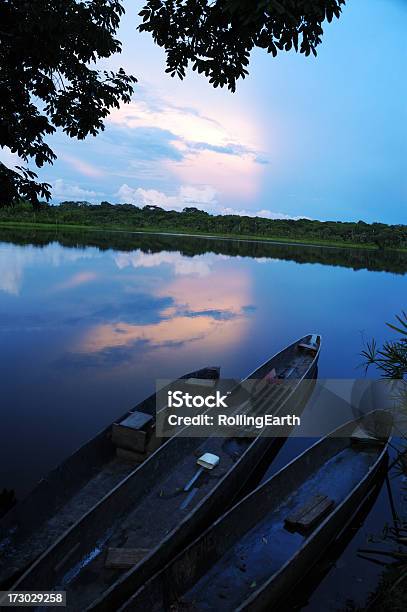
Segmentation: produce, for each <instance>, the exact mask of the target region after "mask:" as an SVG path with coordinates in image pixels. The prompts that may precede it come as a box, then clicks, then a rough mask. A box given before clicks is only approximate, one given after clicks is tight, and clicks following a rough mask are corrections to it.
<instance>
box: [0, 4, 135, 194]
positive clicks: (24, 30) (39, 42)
mask: <svg viewBox="0 0 407 612" xmlns="http://www.w3.org/2000/svg"><path fill="white" fill-rule="evenodd" d="M123 12H124V9H123V7H122V5H121V4H120V2H119V1H118V0H86V1H80V0H52V1H50V0H29V1H28V0H27V1H22V0H0V16H1V17H0V146H1V147H8V148H9V149H10V150H11V151H12V153H16V154H17V155H18V156H19V157H20V158H21V159H23V160H24V161H25V162H28V160H29V159H33V160H34V162H35V164H36V165H37V166H38V167H41V166H43V165H44V164H45V163H51V164H52V163H53V161H54V160H55V158H56V155H55V153H54V152H53V151H52V149H51V148H50V147H49V145H48V144H46V142H45V141H44V138H45V137H46V136H48V135H50V134H53V133H54V132H55V131H56V129H57V128H61V129H62V130H63V131H64V132H65V133H66V134H68V136H71V137H76V138H78V139H83V138H85V137H86V136H87V135H88V134H92V135H93V136H95V135H96V134H97V133H98V132H99V131H100V130H103V120H104V119H105V118H106V116H107V115H108V113H109V109H111V108H112V107H118V106H119V104H120V102H129V101H130V96H131V93H132V91H133V83H134V82H135V81H136V79H135V78H134V77H132V76H128V75H127V74H126V73H125V72H124V70H123V69H120V70H119V71H118V72H117V73H114V72H109V71H99V70H96V69H94V68H92V64H94V62H96V61H97V60H98V59H99V58H107V57H110V56H111V55H112V54H114V53H116V52H119V51H120V49H121V44H120V42H119V41H118V40H117V39H116V38H115V33H116V31H117V28H118V26H119V22H120V17H121V15H122V14H123ZM36 178H37V177H36V174H35V173H34V172H33V171H32V170H29V169H27V168H22V167H17V168H15V169H14V170H11V169H9V168H7V167H6V166H5V165H4V164H2V163H0V194H1V202H0V205H3V206H5V205H9V206H10V205H13V204H14V203H15V202H16V201H17V200H18V199H19V198H21V197H23V198H26V199H27V200H29V201H30V202H31V203H32V204H33V205H34V206H38V204H39V200H38V198H39V197H40V198H45V199H49V197H50V185H49V184H47V183H37V182H36V181H35V179H36Z"/></svg>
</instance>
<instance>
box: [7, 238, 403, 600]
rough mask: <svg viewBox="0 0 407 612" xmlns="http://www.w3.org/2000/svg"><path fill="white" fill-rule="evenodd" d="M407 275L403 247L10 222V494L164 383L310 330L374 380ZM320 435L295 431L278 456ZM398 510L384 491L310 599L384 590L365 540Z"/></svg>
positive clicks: (233, 372) (331, 373)
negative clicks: (374, 361)
mask: <svg viewBox="0 0 407 612" xmlns="http://www.w3.org/2000/svg"><path fill="white" fill-rule="evenodd" d="M406 275H407V254H403V253H393V254H392V253H387V252H384V253H379V252H376V251H374V252H371V251H359V250H344V249H328V248H318V247H305V246H288V245H271V244H260V243H251V242H236V241H225V240H218V239H216V240H210V239H202V238H191V237H175V236H157V235H137V234H133V235H130V234H120V233H111V234H108V233H106V232H104V233H103V232H93V233H90V232H88V233H82V234H77V233H73V232H65V233H57V234H56V233H48V232H44V231H38V232H28V231H27V232H23V231H21V230H18V231H17V230H0V351H1V352H0V355H1V357H0V359H1V368H0V410H1V434H2V435H1V445H0V489H1V488H2V487H8V488H13V489H15V490H16V492H17V495H18V496H21V495H23V494H25V493H26V492H27V491H28V490H29V489H30V488H31V487H32V486H33V485H34V483H35V482H36V481H37V480H38V479H39V478H40V477H41V476H43V475H44V474H45V473H46V472H47V471H48V470H49V469H50V468H51V467H53V466H54V465H55V464H56V463H58V462H59V461H61V460H62V459H63V458H64V457H66V456H67V455H68V454H69V453H71V452H72V451H73V450H74V449H75V448H77V447H78V446H79V445H81V444H82V443H83V442H85V441H86V440H87V439H88V438H89V437H92V436H93V435H94V434H95V433H96V432H97V431H98V430H100V429H101V428H103V427H104V426H105V425H107V424H108V423H110V422H111V421H112V420H113V419H114V418H115V417H117V416H119V415H121V414H122V413H123V412H125V411H126V410H127V409H129V408H130V407H132V406H133V405H134V404H136V403H137V402H138V401H139V400H141V399H143V397H144V396H146V395H147V394H149V393H150V392H152V390H153V389H154V385H155V380H156V379H157V378H175V377H177V376H179V375H181V374H183V373H185V372H187V371H190V370H192V369H197V368H199V367H203V366H205V365H220V366H221V368H222V375H223V376H224V377H242V376H244V375H246V374H247V373H249V372H250V371H251V370H253V369H254V368H255V367H256V366H257V365H259V364H260V363H262V362H263V361H265V360H266V358H268V357H269V356H271V354H273V353H275V352H276V351H278V350H280V349H281V348H282V347H283V346H286V345H287V344H289V343H290V342H292V341H293V340H295V339H296V338H298V337H300V336H303V335H304V334H306V333H308V332H318V333H321V334H322V336H323V350H322V353H321V358H320V364H319V376H320V377H321V378H357V377H362V376H363V375H364V373H363V370H362V369H361V368H360V364H361V357H360V352H361V350H362V348H363V340H364V338H371V337H372V336H375V337H376V338H377V340H378V341H379V342H381V341H382V340H383V339H385V337H389V334H390V333H391V332H389V331H388V330H386V327H385V322H386V321H389V320H391V319H393V316H394V314H396V313H398V312H400V311H401V309H402V307H403V306H405V304H404V302H405V296H406V289H407V283H406V280H407V276H406ZM308 444H309V442H307V441H306V440H301V439H297V440H293V441H291V442H290V441H289V442H288V443H286V445H285V447H284V448H283V450H282V451H281V453H280V455H279V457H278V458H277V460H276V462H275V466H276V467H277V466H279V465H280V466H281V465H284V463H285V462H286V461H287V460H288V459H290V458H292V457H293V456H295V454H296V453H298V452H300V451H301V450H303V448H305V447H306V446H307V445H308ZM273 469H274V466H273ZM396 488H397V485H396ZM372 503H373V502H372ZM388 516H390V514H389V504H388V499H387V493H386V490H385V487H383V488H382V490H381V491H380V492H379V496H378V498H377V500H376V501H375V502H374V504H373V510H371V511H370V513H369V514H368V517H367V519H366V520H364V521H362V522H363V525H362V527H361V529H359V531H357V533H356V530H355V533H354V535H355V534H356V535H355V537H354V538H353V539H352V540H351V542H350V544H349V545H346V546H345V552H342V553H341V555H340V561H338V562H337V563H336V566H335V567H334V568H333V569H332V568H331V570H330V572H329V573H328V576H327V577H326V578H325V579H324V580H323V581H322V583H321V584H320V586H319V587H318V589H317V590H316V591H315V593H314V595H313V596H312V597H311V600H310V604H309V606H310V609H315V610H317V609H329V607H327V606H331V605H332V606H334V607H333V608H332V609H337V608H335V606H339V607H340V606H343V605H344V602H345V599H346V597H347V596H348V594H349V597H350V598H351V597H355V598H356V599H357V598H358V597H359V598H362V599H363V597H365V596H366V594H367V593H368V591H369V590H370V589H371V587H372V586H373V587H374V582H375V580H376V578H377V576H378V575H379V572H380V568H379V569H376V568H374V569H373V570H372V567H371V566H372V564H369V563H367V562H366V561H361V560H359V561H357V555H356V550H357V547H358V546H361V545H362V544H363V543H365V540H366V537H367V534H368V533H370V532H373V533H374V532H375V531H377V530H379V531H380V530H381V528H382V526H383V522H384V520H387V517H388ZM346 568H348V569H346ZM318 580H319V579H318ZM318 580H317V582H318ZM333 589H335V591H333ZM346 589H347V591H346V593H345V591H344V590H346ZM333 593H334V594H333ZM345 595H346V597H345ZM336 597H337V598H336ZM344 598H345V599H344Z"/></svg>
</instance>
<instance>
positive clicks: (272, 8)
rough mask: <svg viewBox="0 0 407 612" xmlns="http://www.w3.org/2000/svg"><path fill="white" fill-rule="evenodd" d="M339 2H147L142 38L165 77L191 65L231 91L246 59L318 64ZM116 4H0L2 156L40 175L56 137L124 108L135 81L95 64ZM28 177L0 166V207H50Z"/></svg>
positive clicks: (106, 48)
mask: <svg viewBox="0 0 407 612" xmlns="http://www.w3.org/2000/svg"><path fill="white" fill-rule="evenodd" d="M344 4H345V0H258V1H256V2H255V1H253V0H212V1H208V0H148V1H147V3H146V5H145V6H144V8H143V9H142V11H141V13H140V15H141V17H142V19H143V23H142V24H141V25H140V26H139V29H140V30H141V31H147V32H150V33H151V34H152V36H153V39H154V41H155V42H156V43H157V44H158V45H159V46H161V47H163V48H164V49H165V51H166V53H167V72H169V73H170V74H171V75H172V76H175V75H178V76H179V77H180V78H181V79H182V78H183V77H184V76H185V73H186V69H187V67H188V65H189V64H191V65H192V68H193V70H198V72H201V73H203V74H204V75H205V76H206V77H208V78H209V81H210V83H211V84H212V85H214V86H215V87H217V86H221V87H223V86H227V87H228V88H229V89H230V90H231V91H235V89H236V82H237V80H238V79H239V78H244V77H245V76H246V75H247V74H248V70H247V66H248V64H249V58H250V53H251V51H252V50H253V48H254V47H262V48H264V49H266V50H267V51H268V52H269V53H272V54H273V56H275V55H276V54H277V52H278V50H285V51H288V50H290V49H291V48H294V49H296V50H297V51H298V50H299V51H300V52H301V53H305V55H309V54H310V53H313V54H314V55H316V47H317V45H318V44H319V43H320V42H321V36H322V34H323V30H322V23H323V22H324V21H325V20H327V21H331V20H332V19H333V17H339V16H340V14H341V9H342V6H343V5H344ZM123 13H124V8H123V6H122V5H121V3H120V0H0V146H1V147H2V148H3V147H8V148H9V149H10V150H11V151H12V152H13V153H16V154H17V155H18V156H19V157H20V158H21V159H22V160H24V162H28V161H29V160H30V159H33V160H34V162H35V164H36V166H37V167H41V166H43V165H44V164H45V163H51V164H52V163H53V161H54V159H55V158H56V156H55V153H54V152H53V151H52V149H51V148H50V147H49V145H48V144H47V143H46V142H45V140H44V139H45V138H46V137H47V136H49V135H51V134H53V133H54V132H55V131H56V129H57V128H60V129H62V130H63V131H64V132H65V133H66V134H68V136H71V137H76V138H79V139H83V138H85V137H86V136H87V135H88V134H91V135H93V136H95V135H96V134H97V133H98V132H99V131H100V130H103V128H104V123H103V121H104V119H105V118H106V116H107V115H108V114H109V111H110V109H111V108H112V107H118V106H119V105H120V103H121V102H129V101H130V98H131V94H132V92H133V84H134V83H135V82H136V79H135V78H134V77H133V76H130V75H127V74H126V73H125V72H124V70H123V69H120V70H119V71H118V72H117V73H114V72H107V71H100V70H97V69H96V68H95V62H97V61H98V60H99V59H101V58H108V57H110V56H111V55H112V54H114V53H117V52H120V51H121V43H120V42H119V41H118V40H117V39H116V38H115V35H116V32H117V29H118V27H119V23H120V18H121V16H122V14H123ZM36 179H37V176H36V174H35V173H34V172H33V171H32V170H31V169H29V168H24V167H16V168H15V169H10V168H7V167H6V166H5V165H4V164H2V163H0V206H1V205H12V204H13V203H15V202H16V201H18V200H19V199H20V198H23V199H27V200H29V201H31V202H32V204H33V205H34V206H36V205H38V203H39V197H40V198H45V199H47V200H48V199H49V198H50V185H49V184H47V183H38V182H37V181H36Z"/></svg>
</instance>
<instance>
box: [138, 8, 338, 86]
mask: <svg viewBox="0 0 407 612" xmlns="http://www.w3.org/2000/svg"><path fill="white" fill-rule="evenodd" d="M345 1H346V0H257V1H254V0H216V1H211V0H148V2H147V3H146V5H145V7H144V8H143V9H142V11H141V12H140V16H141V17H142V18H143V23H142V24H141V26H140V27H139V29H140V30H141V31H146V32H150V33H151V34H152V36H153V38H154V41H155V42H156V43H157V44H158V45H159V46H160V47H163V48H164V49H165V51H166V53H167V70H166V71H167V72H169V73H170V74H171V75H172V76H175V75H178V76H179V77H180V78H181V79H182V78H184V76H185V72H186V68H187V67H188V65H189V64H191V65H192V69H193V70H197V71H198V72H200V73H203V74H205V76H206V77H208V78H209V81H210V83H212V85H213V86H214V87H218V86H220V87H223V86H225V85H226V86H227V87H228V88H229V89H230V90H231V91H235V89H236V81H237V80H238V79H239V78H244V77H245V76H246V75H247V74H248V70H247V66H248V65H249V58H250V53H251V51H252V50H253V49H254V47H261V48H263V49H266V50H267V52H268V53H271V54H272V55H273V56H274V57H275V56H276V55H277V53H278V51H279V50H280V51H283V50H284V51H289V50H290V49H292V48H294V49H295V50H296V51H300V52H301V53H304V54H305V55H310V53H313V54H314V55H316V54H317V52H316V48H317V46H318V45H319V43H320V42H321V36H322V34H323V30H322V23H323V22H324V21H325V20H327V21H328V22H331V21H332V19H333V18H334V17H337V18H339V17H340V15H341V11H342V6H344V5H345Z"/></svg>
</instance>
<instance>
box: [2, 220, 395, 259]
mask: <svg viewBox="0 0 407 612" xmlns="http://www.w3.org/2000/svg"><path fill="white" fill-rule="evenodd" d="M1 228H17V229H18V228H24V229H39V230H56V231H58V230H68V231H75V230H81V231H83V230H86V231H89V232H113V233H121V234H153V235H161V236H174V237H182V236H186V237H190V238H205V239H208V240H230V241H239V242H260V243H264V244H280V245H292V246H304V247H312V246H314V247H315V246H316V247H319V248H329V249H347V248H350V249H360V250H365V251H387V252H399V253H406V252H407V249H402V248H401V249H400V248H399V249H392V248H385V249H380V248H379V247H377V246H376V245H374V244H360V243H355V242H335V241H324V240H315V241H314V240H306V239H305V240H293V239H291V238H285V237H280V236H274V237H271V238H268V237H265V236H251V235H245V234H213V233H212V234H206V233H204V232H202V233H200V232H193V233H191V232H189V231H182V230H171V229H168V230H161V229H158V228H154V227H151V228H143V229H129V228H125V227H112V226H100V225H99V226H96V225H78V224H67V223H58V224H54V223H31V222H27V223H25V222H20V221H0V229H1Z"/></svg>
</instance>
